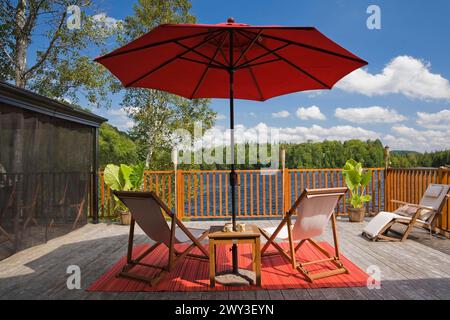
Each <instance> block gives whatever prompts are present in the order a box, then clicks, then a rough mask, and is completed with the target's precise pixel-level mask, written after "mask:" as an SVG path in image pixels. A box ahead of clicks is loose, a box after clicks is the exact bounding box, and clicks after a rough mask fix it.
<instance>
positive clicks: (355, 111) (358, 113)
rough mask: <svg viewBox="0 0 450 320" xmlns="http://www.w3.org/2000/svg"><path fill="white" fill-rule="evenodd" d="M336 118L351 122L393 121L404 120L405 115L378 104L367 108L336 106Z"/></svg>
mask: <svg viewBox="0 0 450 320" xmlns="http://www.w3.org/2000/svg"><path fill="white" fill-rule="evenodd" d="M335 116H336V118H339V119H342V120H346V121H349V122H353V123H395V122H400V121H404V120H406V117H405V116H403V115H401V114H399V113H398V112H397V111H395V110H394V109H389V108H383V107H378V106H373V107H368V108H346V109H343V108H337V109H336V111H335Z"/></svg>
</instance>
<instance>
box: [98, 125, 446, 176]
mask: <svg viewBox="0 0 450 320" xmlns="http://www.w3.org/2000/svg"><path fill="white" fill-rule="evenodd" d="M252 147H254V146H251V145H249V144H246V145H245V146H237V147H236V151H237V150H238V149H239V148H241V150H245V154H246V158H247V159H248V158H249V156H248V155H249V152H250V150H251V149H252ZM280 149H285V150H286V167H287V168H290V169H296V168H342V167H343V166H344V164H345V162H346V161H347V160H348V159H355V160H356V161H360V162H362V163H363V164H364V166H365V167H372V168H375V167H384V165H385V163H384V146H383V144H382V143H381V141H380V140H368V141H361V140H348V141H345V142H340V141H323V142H306V143H288V144H281V145H280ZM202 153H205V154H208V155H210V156H211V157H214V156H215V152H214V151H213V150H203V151H202ZM181 155H182V153H181ZM268 156H269V157H270V149H269V152H268ZM145 158H146V153H145V150H142V148H140V147H139V145H138V143H136V142H135V141H134V140H133V138H132V137H131V136H130V135H128V134H127V133H125V132H121V131H119V130H117V128H115V127H113V126H111V125H109V124H103V125H102V127H101V128H100V165H101V167H102V168H103V167H104V166H105V165H106V164H108V163H116V164H117V163H128V164H134V163H138V162H142V161H145ZM192 158H193V156H192ZM223 159H224V161H223V162H224V163H226V161H225V159H226V151H225V149H224V150H223ZM390 162H391V164H390V165H391V167H394V168H411V167H435V168H436V167H440V166H448V165H450V150H445V151H437V152H430V153H419V152H414V151H391V155H390ZM172 167H173V164H172V161H171V150H168V149H164V148H158V147H155V151H154V153H153V157H152V161H151V162H150V166H149V168H150V169H152V170H170V169H171V168H172ZM261 167H265V165H263V164H261V163H256V164H249V163H248V161H247V162H246V164H239V165H237V168H238V169H259V168H261ZM180 168H182V169H185V170H187V169H203V170H214V169H218V170H220V169H227V168H228V166H227V165H226V164H207V163H205V161H203V162H202V164H189V165H186V164H182V165H180Z"/></svg>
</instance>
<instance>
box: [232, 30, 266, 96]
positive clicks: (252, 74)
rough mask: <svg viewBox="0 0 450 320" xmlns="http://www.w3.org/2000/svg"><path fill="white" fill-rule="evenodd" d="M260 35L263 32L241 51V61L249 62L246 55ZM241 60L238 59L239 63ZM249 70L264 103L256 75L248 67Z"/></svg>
mask: <svg viewBox="0 0 450 320" xmlns="http://www.w3.org/2000/svg"><path fill="white" fill-rule="evenodd" d="M260 34H261V32H259V34H258V36H257V37H256V38H254V39H253V40H252V41H251V42H250V44H249V45H248V46H247V47H246V48H245V49H244V50H241V55H240V57H239V59H240V58H244V61H247V58H246V57H245V53H246V52H248V49H250V47H251V46H252V45H253V44H254V43H255V41H256V39H257V38H258V37H259V35H260ZM239 59H238V61H239ZM236 64H237V62H236ZM233 70H235V69H234V67H233ZM247 70H248V72H249V73H250V77H251V78H252V80H253V83H254V85H255V87H256V91H258V94H259V99H260V100H261V101H264V96H263V94H262V91H261V87H260V86H259V83H258V80H257V79H256V77H255V73H254V72H253V69H252V68H251V67H247Z"/></svg>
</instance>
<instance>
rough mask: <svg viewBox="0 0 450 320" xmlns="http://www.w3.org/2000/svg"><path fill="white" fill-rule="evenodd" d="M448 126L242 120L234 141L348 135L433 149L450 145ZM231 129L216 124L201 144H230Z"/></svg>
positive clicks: (400, 146)
mask: <svg viewBox="0 0 450 320" xmlns="http://www.w3.org/2000/svg"><path fill="white" fill-rule="evenodd" d="M449 135H450V128H448V129H447V130H418V129H415V128H411V127H408V126H406V125H400V124H397V125H394V126H393V127H392V129H391V131H390V132H388V133H381V132H377V131H372V130H368V129H365V128H362V127H358V126H350V125H345V126H333V127H322V126H319V125H312V126H309V127H304V126H298V127H283V128H280V127H271V126H269V125H267V124H265V123H259V124H258V125H256V126H253V127H246V126H244V125H242V124H239V125H237V126H236V129H235V142H236V143H243V142H258V143H265V142H270V141H274V140H275V141H277V142H288V143H289V142H291V143H303V142H308V141H324V140H329V141H347V140H351V139H359V140H363V141H365V140H375V139H380V140H381V141H382V143H383V144H386V145H389V146H390V147H391V150H413V151H421V152H424V151H436V150H443V149H450V139H448V137H449ZM229 144H230V132H229V130H228V129H227V128H226V127H222V126H216V127H215V128H213V129H211V130H208V131H207V132H206V134H205V136H204V138H203V146H204V147H213V146H216V145H229Z"/></svg>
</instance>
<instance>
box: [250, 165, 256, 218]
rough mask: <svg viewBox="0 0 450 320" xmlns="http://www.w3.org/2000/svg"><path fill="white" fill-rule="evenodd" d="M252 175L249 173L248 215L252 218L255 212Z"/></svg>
mask: <svg viewBox="0 0 450 320" xmlns="http://www.w3.org/2000/svg"><path fill="white" fill-rule="evenodd" d="M253 175H254V174H253V173H250V215H251V216H254V215H255V212H254V211H253V199H254V198H253Z"/></svg>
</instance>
